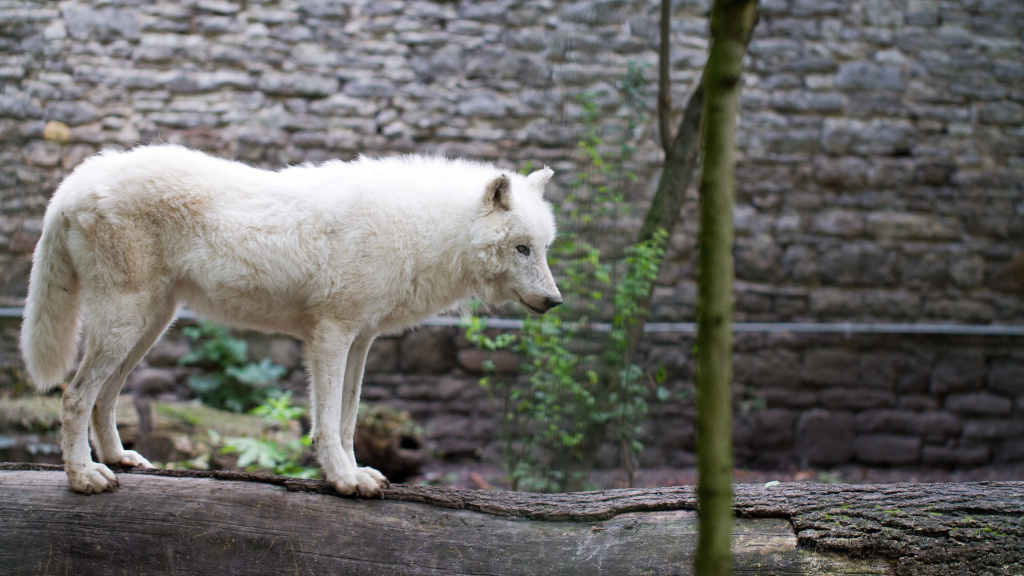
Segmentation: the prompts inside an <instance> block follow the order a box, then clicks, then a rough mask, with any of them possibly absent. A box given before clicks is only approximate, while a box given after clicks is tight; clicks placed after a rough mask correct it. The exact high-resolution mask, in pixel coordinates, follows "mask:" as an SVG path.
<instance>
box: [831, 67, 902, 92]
mask: <svg viewBox="0 0 1024 576" xmlns="http://www.w3.org/2000/svg"><path fill="white" fill-rule="evenodd" d="M835 85H836V87H837V88H841V89H843V90H872V91H881V90H887V91H896V92H900V91H903V90H904V89H905V88H906V82H905V81H904V79H903V71H902V70H901V69H900V68H899V67H898V66H893V65H887V64H878V63H875V62H863V61H858V62H847V63H845V64H843V65H841V66H840V67H839V71H838V72H836V80H835Z"/></svg>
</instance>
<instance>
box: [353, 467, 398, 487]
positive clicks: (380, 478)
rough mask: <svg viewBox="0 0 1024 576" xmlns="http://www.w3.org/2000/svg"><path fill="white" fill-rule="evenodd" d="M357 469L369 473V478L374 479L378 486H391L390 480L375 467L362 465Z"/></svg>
mask: <svg viewBox="0 0 1024 576" xmlns="http://www.w3.org/2000/svg"><path fill="white" fill-rule="evenodd" d="M359 470H361V471H363V472H366V473H367V474H369V475H370V478H373V479H374V480H376V481H377V485H378V486H380V487H381V488H382V489H383V488H390V487H391V482H388V479H387V478H386V477H385V476H384V475H383V474H381V473H380V472H378V471H377V470H376V469H374V468H370V467H369V466H363V467H362V468H360V469H359Z"/></svg>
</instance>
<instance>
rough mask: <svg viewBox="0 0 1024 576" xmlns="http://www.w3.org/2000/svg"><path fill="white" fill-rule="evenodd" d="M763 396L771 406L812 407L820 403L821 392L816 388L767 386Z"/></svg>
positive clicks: (767, 404) (762, 393) (762, 391)
mask: <svg viewBox="0 0 1024 576" xmlns="http://www.w3.org/2000/svg"><path fill="white" fill-rule="evenodd" d="M761 398H763V399H764V402H765V405H766V406H768V407H769V408H811V407H814V406H817V405H818V400H819V398H820V394H819V393H818V392H817V391H815V390H794V389H783V388H766V389H764V390H761Z"/></svg>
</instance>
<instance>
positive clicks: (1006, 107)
mask: <svg viewBox="0 0 1024 576" xmlns="http://www.w3.org/2000/svg"><path fill="white" fill-rule="evenodd" d="M974 108H975V110H976V111H977V114H978V121H979V122H981V123H982V124H993V125H996V126H1020V125H1021V124H1024V106H1021V105H1020V104H1017V103H1016V102H1008V101H1002V102H978V103H976V104H975V105H974Z"/></svg>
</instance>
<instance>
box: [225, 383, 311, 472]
mask: <svg viewBox="0 0 1024 576" xmlns="http://www.w3.org/2000/svg"><path fill="white" fill-rule="evenodd" d="M250 413H251V414H254V415H256V416H261V417H263V418H264V419H265V420H266V421H267V422H268V423H269V424H271V425H272V426H271V427H269V428H268V430H265V431H264V432H263V434H262V435H261V436H260V438H246V437H234V438H226V439H224V440H223V443H224V447H223V448H221V454H238V467H239V468H245V469H246V471H247V472H253V471H255V470H261V469H262V470H270V471H271V472H273V473H274V474H279V475H281V476H293V477H296V478H316V477H318V476H319V474H320V470H319V469H317V468H314V467H310V466H306V465H304V464H303V463H302V462H303V461H305V460H307V459H308V458H307V453H308V451H309V448H310V447H311V446H312V441H311V440H310V438H309V434H303V435H301V436H299V437H297V438H296V437H295V433H296V428H298V426H297V424H298V422H297V420H298V419H299V418H301V417H302V416H303V415H305V413H306V409H305V408H303V407H301V406H292V405H291V392H285V393H283V394H279V395H277V396H276V397H268V398H265V399H264V401H263V403H262V404H260V405H259V406H257V407H256V408H254V409H252V410H251V411H250ZM209 434H210V437H211V438H212V439H213V441H214V443H215V444H220V443H221V438H220V435H219V434H217V433H216V432H214V431H213V430H210V431H209Z"/></svg>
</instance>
